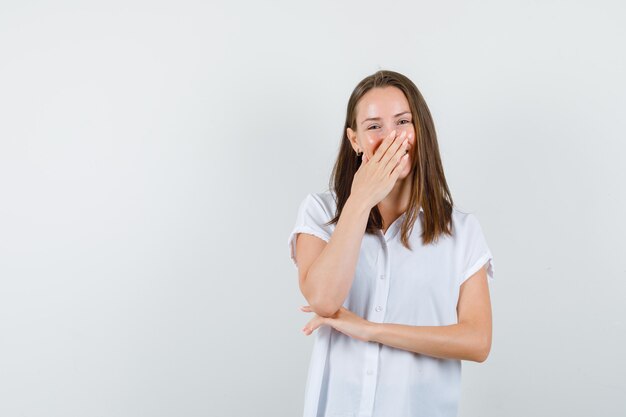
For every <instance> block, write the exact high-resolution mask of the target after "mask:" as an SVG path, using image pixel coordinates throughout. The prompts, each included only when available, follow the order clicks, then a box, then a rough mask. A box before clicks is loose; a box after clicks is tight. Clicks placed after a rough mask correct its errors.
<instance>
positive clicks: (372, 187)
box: [350, 130, 409, 208]
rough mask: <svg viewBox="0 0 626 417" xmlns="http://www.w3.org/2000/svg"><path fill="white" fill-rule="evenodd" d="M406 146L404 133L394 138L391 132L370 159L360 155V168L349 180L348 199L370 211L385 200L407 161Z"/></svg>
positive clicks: (393, 133)
mask: <svg viewBox="0 0 626 417" xmlns="http://www.w3.org/2000/svg"><path fill="white" fill-rule="evenodd" d="M407 142H408V140H407V137H406V131H403V132H402V133H401V134H400V135H398V136H396V131H395V130H394V131H392V132H391V133H390V134H389V135H388V136H387V137H386V138H385V139H384V140H383V141H382V143H381V144H380V146H379V147H378V149H376V152H374V155H372V158H371V159H368V158H367V157H366V156H365V153H363V156H362V158H363V160H362V162H361V166H360V167H359V169H358V170H357V172H356V173H355V174H354V179H353V180H352V189H351V190H350V196H351V197H352V196H354V198H356V199H358V200H360V201H362V202H364V203H366V204H368V207H370V208H372V207H374V206H375V205H377V204H378V203H379V202H381V201H382V200H383V199H384V198H385V197H387V195H388V194H389V192H391V190H392V189H393V186H394V185H395V183H396V180H397V179H398V177H399V176H400V172H402V170H403V169H404V164H406V163H407V161H408V160H409V158H408V154H407V153H406V147H407Z"/></svg>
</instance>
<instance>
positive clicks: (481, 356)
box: [288, 71, 494, 417]
mask: <svg viewBox="0 0 626 417" xmlns="http://www.w3.org/2000/svg"><path fill="white" fill-rule="evenodd" d="M331 184H332V186H331V187H330V191H327V192H323V193H310V194H308V195H307V196H306V198H305V199H304V201H302V203H301V204H300V207H299V211H298V215H297V219H296V225H295V227H294V229H293V231H292V232H291V234H290V236H289V242H288V243H289V249H290V256H291V258H292V260H293V262H294V265H296V266H297V268H298V274H299V285H300V290H301V291H302V294H303V295H304V297H305V298H306V300H307V301H308V303H309V305H307V306H304V307H302V308H301V309H302V311H304V312H306V313H310V314H313V317H312V318H311V319H310V321H309V322H308V323H307V324H306V325H305V326H304V328H303V329H302V331H303V332H304V334H306V335H310V334H311V333H312V332H313V331H315V330H316V329H317V332H316V339H315V344H314V347H313V353H312V356H311V361H310V364H309V375H308V379H307V383H306V393H305V404H304V417H317V416H325V417H347V416H355V417H356V416H359V417H361V416H374V417H391V416H394V417H418V416H419V417H437V416H441V417H453V416H456V415H457V409H458V401H459V396H460V392H461V391H460V388H461V360H470V361H475V362H483V361H485V360H486V359H487V356H488V354H489V351H490V348H491V302H490V296H489V286H488V284H489V283H491V281H492V280H493V270H494V267H493V259H492V254H491V251H490V249H489V247H488V246H487V243H486V240H485V237H484V235H483V232H482V229H481V227H480V224H479V222H478V220H477V218H476V217H475V216H474V215H473V214H472V213H465V212H462V211H460V210H459V209H457V208H456V206H454V205H453V202H452V197H451V195H450V191H449V190H448V185H447V183H446V180H445V176H444V172H443V166H442V163H441V158H440V155H439V148H438V144H437V138H436V134H435V128H434V124H433V121H432V118H431V115H430V111H429V110H428V107H427V105H426V102H425V101H424V98H423V97H422V95H421V93H420V92H419V90H418V89H417V87H416V86H415V84H414V83H413V82H412V81H411V80H409V79H408V78H407V77H405V76H404V75H402V74H399V73H397V72H393V71H378V72H376V73H375V74H373V75H371V76H368V77H366V78H365V79H363V80H362V81H361V82H360V83H359V84H358V85H357V86H356V88H355V89H354V91H353V92H352V95H351V96H350V100H349V102H348V108H347V114H346V123H345V127H344V132H343V137H342V139H341V145H340V149H339V155H338V158H337V161H336V163H335V167H334V171H333V175H332V178H331Z"/></svg>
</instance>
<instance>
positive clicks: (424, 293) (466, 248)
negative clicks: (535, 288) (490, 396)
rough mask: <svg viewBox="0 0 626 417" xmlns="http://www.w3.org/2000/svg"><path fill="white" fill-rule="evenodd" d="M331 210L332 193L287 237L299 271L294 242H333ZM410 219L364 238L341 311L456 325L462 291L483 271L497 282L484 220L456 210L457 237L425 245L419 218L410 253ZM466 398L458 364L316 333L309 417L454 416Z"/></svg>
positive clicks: (306, 209)
mask: <svg viewBox="0 0 626 417" xmlns="http://www.w3.org/2000/svg"><path fill="white" fill-rule="evenodd" d="M335 207H336V204H335V200H334V198H333V194H331V192H330V191H326V192H324V193H311V194H308V195H307V196H306V197H305V199H304V200H303V201H302V203H301V204H300V207H299V210H298V214H297V219H296V224H295V227H294V228H293V231H292V232H291V234H290V235H289V239H288V244H289V251H290V257H291V259H292V260H293V262H294V265H295V266H297V264H296V259H295V251H296V237H297V234H298V233H308V234H312V235H314V236H317V237H319V238H320V239H323V240H324V241H326V242H328V241H329V240H330V237H331V235H332V233H333V231H334V229H335V225H334V224H333V225H328V226H325V225H324V223H325V222H327V221H329V220H330V219H332V218H333V217H334V214H335ZM423 215H424V213H423V210H421V211H420V216H423ZM404 217H405V214H402V215H401V216H400V217H399V218H398V219H396V220H395V221H394V222H393V223H392V224H391V225H390V226H389V228H388V229H387V231H386V232H385V233H384V234H383V233H382V231H381V230H379V231H378V232H377V233H376V234H373V235H372V234H367V233H365V234H364V236H363V240H362V243H361V250H360V254H359V258H358V262H357V265H356V271H355V275H354V280H353V283H352V287H351V288H350V292H349V294H348V296H347V298H346V300H345V301H344V303H343V306H344V307H345V308H346V309H348V310H350V311H352V312H353V313H355V314H357V315H359V316H361V317H363V318H364V319H366V320H369V321H373V322H377V323H398V324H406V325H411V326H446V325H450V324H455V323H458V317H457V311H456V307H457V303H458V297H459V289H460V286H461V284H462V283H463V282H464V281H465V280H466V279H467V278H469V277H470V276H471V275H473V274H474V273H475V272H476V271H478V270H479V269H480V268H481V267H482V266H483V265H485V264H486V263H487V264H488V265H487V266H488V268H487V276H488V283H489V284H491V282H492V280H493V270H494V267H493V259H492V255H491V251H490V250H489V248H488V246H487V243H486V241H485V237H484V235H483V232H482V229H481V227H480V224H479V223H478V220H477V219H476V217H475V216H474V215H473V214H471V213H464V212H461V211H459V210H458V209H457V208H456V207H455V208H454V209H453V215H452V219H453V220H452V221H453V229H452V231H453V233H454V236H453V237H450V236H447V235H441V236H440V238H439V241H438V243H436V244H435V243H433V244H430V245H426V246H424V245H422V242H421V238H420V236H419V235H420V234H421V231H422V228H421V224H420V221H419V219H418V220H417V221H416V222H415V224H414V226H413V231H412V233H411V236H410V242H411V247H412V248H413V251H409V250H408V249H407V248H405V247H404V246H403V245H402V242H401V241H400V235H401V233H400V226H401V224H402V221H403V220H404ZM307 317H308V319H310V318H311V317H310V316H307ZM460 393H461V361H460V360H456V359H442V358H436V357H433V356H428V355H423V354H418V353H415V352H411V351H408V350H404V349H399V348H395V347H391V346H388V345H384V344H381V343H376V342H364V341H361V340H358V339H355V338H352V337H350V336H347V335H345V334H343V333H341V332H339V331H337V330H335V329H334V328H332V327H331V326H328V325H323V326H320V327H318V328H317V329H316V331H315V341H314V346H313V352H312V355H311V360H310V363H309V370H308V378H307V382H306V388H305V396H304V414H303V416H304V417H320V416H323V417H348V416H350V417H372V416H373V417H456V415H457V410H458V401H459V396H460Z"/></svg>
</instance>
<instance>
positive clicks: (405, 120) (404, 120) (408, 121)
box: [399, 119, 411, 124]
mask: <svg viewBox="0 0 626 417" xmlns="http://www.w3.org/2000/svg"><path fill="white" fill-rule="evenodd" d="M401 122H406V123H411V121H410V120H407V119H402V120H400V122H399V123H401ZM406 123H401V124H406Z"/></svg>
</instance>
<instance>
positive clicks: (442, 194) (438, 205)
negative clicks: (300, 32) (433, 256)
mask: <svg viewBox="0 0 626 417" xmlns="http://www.w3.org/2000/svg"><path fill="white" fill-rule="evenodd" d="M386 86H393V87H397V88H399V89H400V90H401V91H402V92H403V93H404V95H405V97H406V98H407V101H408V102H409V107H410V109H411V113H412V115H413V118H412V119H413V122H412V123H413V126H414V127H415V132H416V133H415V135H416V137H415V146H414V150H413V155H412V158H411V161H412V165H411V174H409V175H412V176H413V184H412V186H411V197H410V201H409V206H408V208H407V211H406V214H407V215H406V217H405V219H404V221H403V223H402V236H401V241H402V244H403V245H404V246H405V247H406V248H407V249H409V250H412V249H411V246H410V243H409V240H408V237H409V236H410V234H411V231H412V230H413V225H414V223H415V221H416V219H417V218H418V217H420V216H419V210H420V207H421V208H422V209H423V210H424V216H423V217H422V221H421V225H422V234H421V235H420V236H421V238H422V243H423V244H424V245H427V244H429V243H431V242H436V241H437V240H438V238H439V236H440V235H441V234H443V233H446V234H448V235H452V230H451V229H452V207H453V201H452V196H451V195H450V190H449V189H448V184H447V183H446V178H445V175H444V173H443V164H442V163H441V156H440V154H439V145H438V143H437V134H436V132H435V125H434V123H433V119H432V116H431V115H430V110H429V109H428V106H427V105H426V101H424V97H422V94H421V93H420V91H419V90H418V88H417V87H416V86H415V84H414V83H413V82H412V81H411V80H410V79H409V78H407V77H406V76H404V75H402V74H400V73H397V72H394V71H389V70H380V71H377V72H375V73H374V74H372V75H369V76H367V77H365V78H364V79H363V80H362V81H361V82H359V84H357V86H356V87H355V88H354V90H353V91H352V94H351V95H350V99H349V100H348V108H347V112H346V123H345V126H344V128H343V131H342V139H341V145H340V147H339V155H338V156H337V161H336V162H335V166H334V168H333V172H332V175H331V177H330V181H329V188H330V189H332V190H333V191H334V194H335V200H336V203H337V211H336V214H335V217H334V218H333V219H332V220H330V221H329V222H328V223H326V224H327V225H328V224H334V223H337V222H338V221H339V217H340V215H341V211H342V210H343V206H344V205H345V203H346V201H347V200H348V197H349V196H350V191H351V189H352V180H353V179H354V174H355V173H356V171H357V170H358V169H359V166H360V165H361V157H360V156H357V155H356V153H355V152H354V149H352V146H351V145H350V140H349V139H348V136H347V133H346V130H347V128H348V127H349V128H351V129H352V130H355V131H356V129H357V122H356V107H357V104H358V102H359V100H360V99H361V97H363V95H364V94H365V93H367V92H368V91H369V90H371V89H372V88H376V87H386ZM382 227H383V221H382V216H381V214H380V211H379V210H378V206H374V207H373V208H372V210H371V211H370V216H369V219H368V221H367V227H366V230H365V232H366V233H374V232H376V230H380V229H382Z"/></svg>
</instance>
